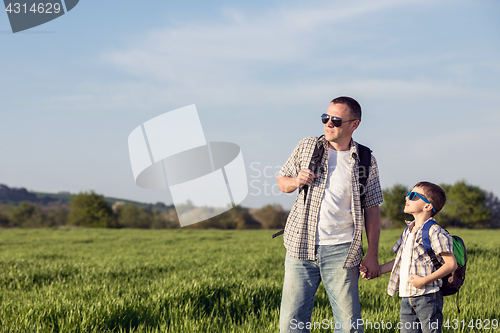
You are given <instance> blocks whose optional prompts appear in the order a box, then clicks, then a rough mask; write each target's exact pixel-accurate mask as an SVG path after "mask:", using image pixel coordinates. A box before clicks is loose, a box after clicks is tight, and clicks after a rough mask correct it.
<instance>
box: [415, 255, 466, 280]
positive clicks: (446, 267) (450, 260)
mask: <svg viewBox="0 0 500 333" xmlns="http://www.w3.org/2000/svg"><path fill="white" fill-rule="evenodd" d="M440 256H441V257H442V258H443V260H444V264H443V266H441V267H439V269H437V270H436V271H434V273H432V274H429V275H427V276H418V275H415V274H412V275H411V278H410V283H411V284H412V286H414V287H415V288H417V289H418V288H422V287H424V286H425V285H427V284H429V283H432V282H434V281H436V280H437V279H441V278H443V277H445V276H446V275H448V274H450V273H451V272H453V271H454V270H455V269H457V261H456V260H455V256H454V255H453V254H451V253H446V252H443V253H440Z"/></svg>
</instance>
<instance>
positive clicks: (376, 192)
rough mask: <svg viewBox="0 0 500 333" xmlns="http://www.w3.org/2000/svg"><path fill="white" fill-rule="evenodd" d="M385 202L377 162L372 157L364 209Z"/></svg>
mask: <svg viewBox="0 0 500 333" xmlns="http://www.w3.org/2000/svg"><path fill="white" fill-rule="evenodd" d="M382 202H384V199H383V197H382V188H381V186H380V179H379V174H378V166H377V160H376V159H375V156H373V155H372V160H371V166H370V174H369V176H368V180H367V182H366V196H365V201H364V204H363V208H364V209H367V208H371V207H374V206H378V205H380V204H381V203H382Z"/></svg>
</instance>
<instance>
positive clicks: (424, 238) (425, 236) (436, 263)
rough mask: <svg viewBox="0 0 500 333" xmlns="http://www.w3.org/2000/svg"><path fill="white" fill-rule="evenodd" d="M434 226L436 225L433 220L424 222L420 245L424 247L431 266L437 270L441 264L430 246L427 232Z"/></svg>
mask: <svg viewBox="0 0 500 333" xmlns="http://www.w3.org/2000/svg"><path fill="white" fill-rule="evenodd" d="M434 224H437V223H436V221H434V220H429V221H427V222H425V224H424V226H423V227H422V243H423V245H424V249H425V253H427V254H428V255H429V257H431V261H432V264H433V265H434V267H435V268H436V269H438V268H439V267H441V263H440V262H439V261H438V260H437V258H436V253H434V250H433V249H432V245H431V240H430V239H429V230H430V228H431V227H432V226H433V225H434Z"/></svg>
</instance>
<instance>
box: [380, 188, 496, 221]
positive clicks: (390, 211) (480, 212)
mask: <svg viewBox="0 0 500 333" xmlns="http://www.w3.org/2000/svg"><path fill="white" fill-rule="evenodd" d="M440 186H441V187H442V188H443V189H444V190H445V191H446V197H447V200H446V204H445V205H444V207H443V209H442V210H441V212H439V213H438V214H437V215H436V221H437V222H438V223H439V224H441V225H442V226H444V227H458V228H499V227H500V201H499V200H498V197H496V196H495V195H494V194H493V193H492V192H487V191H485V190H483V189H481V188H480V187H478V186H474V185H470V184H468V183H467V182H466V181H464V180H461V181H458V182H456V183H455V184H453V185H448V184H440ZM410 190H411V188H409V187H406V186H405V185H402V184H396V185H394V186H393V187H391V188H387V189H384V190H383V191H382V193H383V196H384V203H383V204H382V205H381V206H380V215H381V217H382V218H383V220H384V218H385V222H387V221H389V222H390V223H388V225H386V226H394V227H400V226H404V225H405V222H404V221H405V220H408V221H411V220H412V219H413V217H412V216H411V215H409V214H405V213H404V212H403V209H404V205H405V197H406V194H407V193H408V192H409V191H410Z"/></svg>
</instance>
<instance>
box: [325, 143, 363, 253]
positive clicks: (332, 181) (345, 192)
mask: <svg viewBox="0 0 500 333" xmlns="http://www.w3.org/2000/svg"><path fill="white" fill-rule="evenodd" d="M350 154H351V152H350V151H349V150H347V151H336V150H333V149H329V151H328V176H327V177H328V178H327V180H326V186H325V193H324V194H323V200H322V201H321V207H320V210H319V214H318V226H317V228H316V245H332V244H342V243H348V242H352V239H353V232H354V220H353V217H352V213H351V197H352V182H351V168H350Z"/></svg>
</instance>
